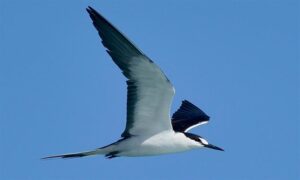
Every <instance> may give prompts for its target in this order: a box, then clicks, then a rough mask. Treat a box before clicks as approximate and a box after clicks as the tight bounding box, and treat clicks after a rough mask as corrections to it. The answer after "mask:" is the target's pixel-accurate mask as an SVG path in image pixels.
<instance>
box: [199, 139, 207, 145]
mask: <svg viewBox="0 0 300 180" xmlns="http://www.w3.org/2000/svg"><path fill="white" fill-rule="evenodd" d="M199 139H200V140H201V142H202V143H203V144H205V145H208V142H207V141H206V140H205V139H203V138H199Z"/></svg>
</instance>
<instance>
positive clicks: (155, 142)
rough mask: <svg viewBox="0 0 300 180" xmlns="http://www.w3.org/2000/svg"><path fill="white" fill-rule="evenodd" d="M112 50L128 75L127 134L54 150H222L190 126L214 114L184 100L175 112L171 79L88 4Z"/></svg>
mask: <svg viewBox="0 0 300 180" xmlns="http://www.w3.org/2000/svg"><path fill="white" fill-rule="evenodd" d="M87 11H88V13H89V15H90V17H91V19H92V20H93V24H94V26H95V28H96V29H97V31H98V33H99V35H100V37H101V39H102V44H103V45H104V46H105V47H106V48H107V52H108V54H109V55H110V56H111V58H112V60H113V61H114V62H115V63H116V65H117V66H118V67H119V68H120V69H121V70H122V73H123V74H124V76H125V77H126V78H127V81H126V83H127V121H126V128H125V130H124V132H123V133H122V135H121V136H122V138H121V139H120V140H118V141H116V142H114V143H112V144H110V145H107V146H104V147H101V148H98V149H95V150H92V151H86V152H79V153H71V154H62V155H55V156H49V157H46V158H45V159H48V158H75V157H84V156H90V155H97V154H103V155H105V156H106V157H108V158H114V157H118V156H130V157H135V156H150V155H160V154H168V153H176V152H182V151H187V150H190V149H195V148H200V147H207V148H212V149H216V150H222V151H223V149H221V148H219V147H216V146H214V145H211V144H209V143H208V142H207V141H206V140H205V139H203V138H202V137H200V136H198V135H195V134H191V133H188V132H187V131H188V130H190V129H191V128H194V127H196V126H198V125H201V124H204V123H207V122H208V120H209V116H207V115H206V114H205V113H204V112H203V111H202V110H200V109H199V108H198V107H196V106H195V105H193V104H192V103H190V102H188V101H186V100H184V101H183V102H182V104H181V106H180V108H179V109H178V110H177V111H176V112H175V113H174V114H173V116H172V118H171V116H170V108H171V103H172V100H173V96H174V94H175V89H174V87H173V85H172V84H171V82H170V80H169V79H168V78H167V77H166V75H165V74H164V73H163V72H162V71H161V69H160V68H159V67H158V66H157V65H156V64H154V62H153V61H152V60H151V59H150V58H148V57H147V56H146V55H145V54H144V53H143V52H142V51H141V50H139V49H138V48H137V47H136V46H135V45H134V44H133V43H132V42H130V41H129V40H128V39H127V38H126V37H125V36H124V35H123V34H122V33H120V32H119V31H118V30H117V29H116V28H115V27H114V26H113V25H112V24H111V23H109V22H108V21H107V20H106V19H105V18H104V17H103V16H102V15H100V14H99V13H98V12H97V11H95V10H94V9H93V8H91V7H89V8H88V9H87Z"/></svg>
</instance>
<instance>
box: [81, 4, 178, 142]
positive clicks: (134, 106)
mask: <svg viewBox="0 0 300 180" xmlns="http://www.w3.org/2000/svg"><path fill="white" fill-rule="evenodd" d="M87 12H88V13H89V15H90V17H91V19H92V20H93V24H94V26H95V28H96V29H97V30H98V33H99V35H100V37H101V39H102V44H103V45H104V46H105V47H106V48H107V52H108V54H109V55H110V56H111V58H112V59H113V61H114V62H115V63H116V64H117V65H118V67H119V68H120V69H121V70H122V72H123V74H124V75H125V77H126V78H127V79H128V80H127V91H128V92H127V122H126V128H125V130H124V132H123V133H122V137H128V136H131V135H139V134H143V135H145V134H149V135H151V134H155V133H158V132H161V131H165V130H173V129H172V125H171V121H170V106H171V102H172V99H173V96H174V93H175V92H174V88H173V86H172V84H171V83H170V81H169V80H168V78H167V77H166V76H165V75H164V73H163V72H162V71H161V70H160V68H159V67H158V66H157V65H156V64H154V63H153V61H152V60H150V59H149V58H148V57H147V56H146V55H144V54H143V53H142V52H141V51H140V50H139V49H138V48H137V47H136V46H134V44H133V43H131V42H130V41H129V40H128V39H127V38H126V37H125V36H124V35H123V34H122V33H120V32H119V31H118V30H117V29H116V28H115V27H114V26H113V25H112V24H111V23H109V22H108V21H107V20H106V19H105V18H104V17H103V16H101V15H100V14H99V13H98V12H97V11H95V10H94V9H93V8H91V7H89V8H87Z"/></svg>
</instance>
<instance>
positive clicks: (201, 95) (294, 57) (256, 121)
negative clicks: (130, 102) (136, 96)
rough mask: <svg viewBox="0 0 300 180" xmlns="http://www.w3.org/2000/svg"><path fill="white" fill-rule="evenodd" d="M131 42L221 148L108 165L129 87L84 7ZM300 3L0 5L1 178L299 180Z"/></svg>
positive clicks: (231, 0) (176, 102)
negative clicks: (202, 115)
mask: <svg viewBox="0 0 300 180" xmlns="http://www.w3.org/2000/svg"><path fill="white" fill-rule="evenodd" d="M88 5H90V6H92V7H94V8H95V9H97V10H98V11H100V12H101V13H102V14H103V15H104V16H105V17H106V18H107V19H109V20H110V21H111V22H112V23H113V24H114V25H116V26H117V27H118V28H119V29H120V30H121V31H122V32H123V33H125V34H126V35H127V36H128V37H129V38H130V39H131V40H132V41H134V42H135V44H137V45H138V47H139V48H140V49H142V50H143V51H144V52H145V53H146V54H147V55H148V56H149V57H151V58H152V59H153V60H154V61H155V63H156V64H158V65H159V66H160V67H161V68H162V69H163V71H164V72H165V73H166V74H167V76H168V77H169V79H170V80H171V81H172V83H173V84H174V86H175V88H176V95H175V98H174V103H173V106H172V112H174V111H175V110H176V109H177V108H178V107H179V105H180V103H181V101H182V100H183V99H188V100H189V101H191V102H193V103H194V104H196V105H197V106H199V107H201V108H202V109H203V110H204V111H205V112H206V113H207V114H208V115H210V117H211V121H210V123H209V124H207V125H204V126H202V127H199V128H196V129H193V130H192V132H193V133H196V134H199V135H201V136H203V137H205V138H206V139H208V140H209V142H211V143H212V144H215V145H218V146H220V147H222V148H224V149H225V152H219V151H214V150H208V149H200V150H194V151H189V152H185V153H178V154H171V155H164V156H154V157H140V158H116V159H113V160H106V159H105V158H103V157H101V156H97V157H91V158H82V159H72V160H51V161H42V160H40V158H41V157H44V156H46V155H51V154H57V153H68V152H76V151H81V150H89V149H94V148H98V147H101V146H103V145H106V144H108V143H111V142H113V141H114V140H117V139H118V138H119V137H120V134H121V132H122V131H123V128H124V126H125V113H126V112H125V108H126V106H125V105H126V90H125V88H126V85H125V78H124V77H123V76H122V74H121V73H120V71H119V69H118V68H117V67H116V66H115V65H114V64H113V62H112V61H111V59H110V57H109V56H108V55H107V54H106V52H105V51H104V48H103V46H102V44H101V43H100V40H99V37H98V35H97V33H96V30H95V29H94V27H93V26H92V24H91V20H90V18H89V17H88V15H87V13H86V11H85V8H86V7H87V6H88ZM299 7H300V5H299V1H297V0H274V1H271V0H228V1H223V0H215V1H196V0H195V1H192V0H190V1H177V2H175V1H171V0H169V1H147V2H146V1H138V0H129V1H116V0H114V1H72V3H71V1H58V0H57V1H54V0H53V1H50V0H48V1H38V0H35V1H33V0H28V1H16V0H12V1H9V0H1V1H0V27H1V28H0V179H5V180H11V179H12V180H14V179H16V180H19V179H20V180H21V179H22V180H24V179H28V180H29V179H30V180H41V179H43V180H44V179H45V180H54V179H55V180H69V179H70V180H71V179H72V180H86V179H89V180H94V179H191V180H193V179H195V180H196V179H197V180H198V179H206V180H219V179H224V180H241V179H243V180H252V179H253V180H266V179H268V180H281V179H290V180H293V179H299V178H300V174H299V162H300V154H299V152H300V124H299V120H300V115H299V112H300V95H299V92H300V87H299V86H300V74H299V73H300V64H299V63H300V62H299V61H300V55H299V49H300V47H299V42H300V36H299V32H300V30H299V22H300V21H299Z"/></svg>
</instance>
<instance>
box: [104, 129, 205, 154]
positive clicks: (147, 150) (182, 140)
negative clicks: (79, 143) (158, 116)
mask: <svg viewBox="0 0 300 180" xmlns="http://www.w3.org/2000/svg"><path fill="white" fill-rule="evenodd" d="M199 146H200V145H199V143H196V142H195V141H193V140H191V139H189V138H187V137H186V136H185V135H184V134H183V133H179V132H174V131H163V132H161V133H158V134H155V135H153V136H150V137H148V136H136V137H131V138H128V139H124V140H122V141H120V142H117V143H116V144H113V145H111V146H108V147H105V148H103V150H104V151H107V150H108V151H109V152H116V154H115V155H116V156H152V155H160V154H168V153H176V152H182V151H187V150H190V149H194V148H197V147H199ZM101 150H102V149H100V151H101Z"/></svg>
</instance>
